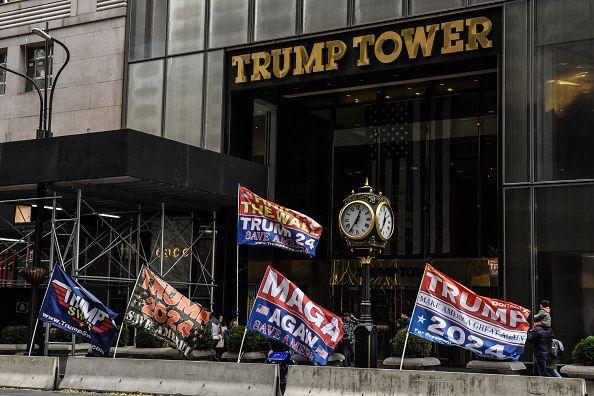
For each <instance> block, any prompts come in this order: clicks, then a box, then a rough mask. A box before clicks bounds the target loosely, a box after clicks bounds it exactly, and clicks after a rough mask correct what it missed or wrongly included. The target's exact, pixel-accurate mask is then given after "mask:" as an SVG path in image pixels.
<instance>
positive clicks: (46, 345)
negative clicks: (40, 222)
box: [43, 193, 56, 356]
mask: <svg viewBox="0 0 594 396" xmlns="http://www.w3.org/2000/svg"><path fill="white" fill-rule="evenodd" d="M55 234H56V193H54V197H53V198H52V221H51V232H50V251H49V269H50V271H53V270H54V249H55V247H56V241H55V239H54V235H55ZM47 287H50V285H49V284H48V285H47ZM43 326H44V327H45V339H44V341H43V356H48V354H49V332H50V328H51V325H50V324H49V323H44V324H43Z"/></svg>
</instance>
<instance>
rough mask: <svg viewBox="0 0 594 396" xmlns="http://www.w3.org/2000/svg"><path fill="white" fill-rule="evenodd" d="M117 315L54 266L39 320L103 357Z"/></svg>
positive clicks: (113, 334)
mask: <svg viewBox="0 0 594 396" xmlns="http://www.w3.org/2000/svg"><path fill="white" fill-rule="evenodd" d="M116 316H117V314H116V313H115V312H113V311H112V310H110V309H109V308H107V307H106V306H105V305H103V303H101V301H99V300H98V299H97V298H96V297H95V296H94V295H92V294H91V293H90V292H89V291H88V290H87V289H85V288H84V287H82V286H81V285H80V284H79V283H78V282H76V281H75V280H73V279H72V278H70V277H69V276H68V275H66V273H65V272H64V270H63V269H62V267H60V266H59V265H56V267H55V268H54V273H53V275H52V278H51V280H50V283H49V285H48V290H47V293H46V294H45V298H44V299H43V303H42V304H41V308H40V310H39V320H41V321H42V322H46V323H50V324H51V325H52V326H56V327H57V328H59V329H62V330H65V331H67V332H69V333H72V334H74V335H76V336H78V337H79V338H81V339H83V340H85V341H86V342H89V343H90V344H91V349H92V351H93V353H94V354H96V355H100V356H103V355H106V354H107V353H108V352H109V348H111V344H113V341H114V338H115V337H116V336H117V334H118V332H117V330H118V329H117V327H116V325H115V322H114V320H115V318H116Z"/></svg>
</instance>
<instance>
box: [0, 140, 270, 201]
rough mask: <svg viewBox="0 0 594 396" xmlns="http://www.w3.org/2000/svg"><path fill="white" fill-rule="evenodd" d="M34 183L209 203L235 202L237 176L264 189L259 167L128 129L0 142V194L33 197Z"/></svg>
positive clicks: (115, 196)
mask: <svg viewBox="0 0 594 396" xmlns="http://www.w3.org/2000/svg"><path fill="white" fill-rule="evenodd" d="M40 182H45V183H48V184H49V186H48V187H49V188H50V189H51V190H54V191H60V190H72V189H77V188H81V189H83V190H84V191H85V195H86V196H87V197H89V196H92V197H95V199H96V200H99V201H103V203H104V204H105V205H108V202H121V203H124V202H127V203H130V204H143V205H147V204H148V205H158V204H160V203H161V202H163V203H165V204H167V205H169V206H173V207H178V208H180V209H199V210H209V209H214V208H217V207H221V206H232V205H235V204H236V200H237V183H241V184H243V185H246V186H250V189H253V190H255V191H258V192H260V193H263V192H264V191H265V186H266V168H265V167H264V166H262V165H260V164H257V163H254V162H250V161H246V160H242V159H239V158H236V157H231V156H228V155H224V154H219V153H215V152H212V151H209V150H205V149H201V148H198V147H194V146H189V145H187V144H183V143H178V142H174V141H172V140H168V139H163V138H161V137H157V136H153V135H149V134H146V133H142V132H138V131H135V130H130V129H122V130H116V131H108V132H97V133H86V134H79V135H72V136H60V137H54V138H50V139H44V140H24V141H17V142H7V143H2V144H0V200H3V199H15V198H30V197H33V196H35V194H36V183H40Z"/></svg>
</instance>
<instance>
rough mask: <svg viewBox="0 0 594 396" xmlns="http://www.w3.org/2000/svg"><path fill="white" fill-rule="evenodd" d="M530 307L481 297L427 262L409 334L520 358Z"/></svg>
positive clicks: (496, 355)
mask: <svg viewBox="0 0 594 396" xmlns="http://www.w3.org/2000/svg"><path fill="white" fill-rule="evenodd" d="M529 316H530V311H529V310H528V309H526V308H524V307H521V306H519V305H516V304H513V303H510V302H507V301H501V300H496V299H494V298H489V297H483V296H479V295H478V294H476V293H474V292H473V291H472V290H470V289H468V288H467V287H465V286H464V285H462V284H460V283H458V282H456V281H455V280H453V279H451V278H448V277H447V276H445V275H444V274H442V273H441V272H439V271H437V270H436V269H435V268H433V267H432V266H430V265H429V264H427V265H426V266H425V272H424V274H423V279H422V280H421V286H420V288H419V294H418V296H417V301H416V303H415V308H414V311H413V315H412V317H411V322H410V327H409V330H408V331H409V333H411V334H414V335H416V336H419V337H422V338H425V339H427V340H429V341H432V342H436V343H438V344H443V345H449V346H457V347H460V348H464V349H467V350H469V351H471V352H474V353H475V354H477V355H480V356H485V357H492V358H494V359H498V360H504V359H512V360H518V358H519V357H520V356H521V355H522V352H523V351H524V344H525V343H526V337H527V332H528V330H529V328H530V325H529V323H528V317H529Z"/></svg>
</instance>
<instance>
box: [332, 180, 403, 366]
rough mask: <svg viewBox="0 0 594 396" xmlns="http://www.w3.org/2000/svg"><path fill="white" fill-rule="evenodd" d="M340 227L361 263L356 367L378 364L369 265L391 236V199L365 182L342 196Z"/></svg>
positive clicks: (339, 217)
mask: <svg viewBox="0 0 594 396" xmlns="http://www.w3.org/2000/svg"><path fill="white" fill-rule="evenodd" d="M338 222H339V229H340V232H341V234H342V236H343V238H344V239H345V242H346V244H347V246H348V247H349V248H350V249H351V251H352V252H356V253H357V254H358V256H359V260H360V262H361V275H362V284H361V311H360V318H359V324H358V325H357V327H356V328H355V345H356V349H355V366H356V367H367V368H375V367H377V328H376V327H375V325H374V324H373V318H372V317H371V284H370V272H371V271H370V267H371V261H372V259H373V256H374V255H375V254H376V253H379V252H381V251H382V249H384V248H385V246H386V243H387V241H388V239H389V238H390V237H391V236H392V231H393V226H394V216H393V212H392V208H391V206H390V200H389V199H388V198H387V197H385V196H383V195H382V193H381V192H380V193H379V194H377V193H375V192H374V191H373V188H372V187H371V186H370V185H369V183H368V182H367V180H366V181H365V185H364V186H363V187H360V188H359V189H358V190H357V191H356V192H355V191H352V193H351V195H349V196H348V197H346V198H345V199H344V205H343V207H342V209H341V210H340V213H339V215H338Z"/></svg>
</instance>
